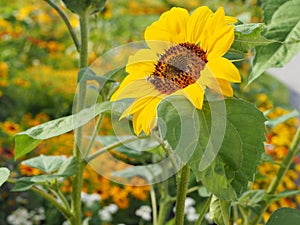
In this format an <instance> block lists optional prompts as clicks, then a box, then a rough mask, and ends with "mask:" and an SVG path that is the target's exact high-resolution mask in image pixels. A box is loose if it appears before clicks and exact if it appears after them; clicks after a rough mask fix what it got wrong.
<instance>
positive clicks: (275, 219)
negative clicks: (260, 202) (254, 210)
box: [266, 208, 300, 225]
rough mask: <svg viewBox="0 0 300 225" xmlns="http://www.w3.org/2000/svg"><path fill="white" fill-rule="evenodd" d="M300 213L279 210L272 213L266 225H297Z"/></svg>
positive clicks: (286, 209) (290, 210)
mask: <svg viewBox="0 0 300 225" xmlns="http://www.w3.org/2000/svg"><path fill="white" fill-rule="evenodd" d="M299 221H300V212H299V210H297V209H292V208H280V209H277V210H276V211H275V212H273V213H272V215H271V217H270V219H269V220H268V222H267V223H266V225H282V224H291V225H292V224H293V225H294V224H295V225H296V224H299Z"/></svg>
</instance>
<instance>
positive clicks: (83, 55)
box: [71, 11, 89, 225]
mask: <svg viewBox="0 0 300 225" xmlns="http://www.w3.org/2000/svg"><path fill="white" fill-rule="evenodd" d="M88 15H89V14H88V12H87V11H86V12H85V13H83V14H82V15H80V17H79V21H80V35H81V49H80V61H79V67H80V68H84V67H87V66H88V36H89V35H88ZM78 82H79V83H78V86H79V90H78V96H77V111H78V112H79V111H80V110H81V109H83V108H84V107H85V96H86V81H80V80H79V81H78ZM82 132H83V131H82V127H80V128H78V129H77V131H76V134H75V136H76V137H75V138H76V145H75V148H74V153H73V154H74V156H75V157H76V160H77V173H76V174H75V176H74V178H73V182H72V205H71V208H72V213H73V215H74V220H73V221H71V224H72V225H81V217H82V215H81V187H82V183H83V172H84V168H85V166H86V162H85V160H84V158H83V156H82V155H81V151H80V150H83V149H82V148H83V147H84V146H82Z"/></svg>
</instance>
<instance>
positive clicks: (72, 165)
mask: <svg viewBox="0 0 300 225" xmlns="http://www.w3.org/2000/svg"><path fill="white" fill-rule="evenodd" d="M52 157H53V158H52ZM55 157H58V158H55ZM38 159H39V160H41V161H42V162H41V163H38V162H37V160H38ZM47 159H49V162H45V161H46V160H47ZM57 159H58V160H57ZM55 160H57V162H53V161H55ZM26 161H27V162H28V161H29V163H27V164H26V165H29V166H32V167H35V168H39V169H41V170H43V171H45V172H53V171H57V172H56V173H54V174H42V175H38V176H32V177H21V178H19V179H18V180H17V182H16V184H15V187H14V188H13V189H12V191H26V190H29V189H30V188H31V187H33V186H34V185H36V184H43V183H45V182H51V181H52V180H54V179H58V178H61V177H69V176H72V175H74V174H75V173H76V171H77V162H76V159H75V158H74V157H73V156H72V157H69V158H68V159H66V160H63V161H61V160H60V158H59V156H48V157H46V156H43V157H35V158H32V160H31V161H30V160H26ZM26 161H25V162H26ZM51 162H52V163H53V164H55V165H53V166H51V165H49V164H51Z"/></svg>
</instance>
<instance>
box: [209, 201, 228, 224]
mask: <svg viewBox="0 0 300 225" xmlns="http://www.w3.org/2000/svg"><path fill="white" fill-rule="evenodd" d="M230 207H231V205H230V202H228V201H224V200H221V199H219V198H217V197H215V196H213V198H212V200H211V203H210V208H209V210H210V211H209V213H210V215H211V217H212V219H213V220H214V222H215V223H216V224H218V225H229V220H230V209H231V208H230Z"/></svg>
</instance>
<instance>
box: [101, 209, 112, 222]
mask: <svg viewBox="0 0 300 225" xmlns="http://www.w3.org/2000/svg"><path fill="white" fill-rule="evenodd" d="M98 215H99V216H100V218H101V219H102V220H104V221H111V219H112V215H111V213H110V212H109V211H108V210H105V209H103V210H99V212H98Z"/></svg>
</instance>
